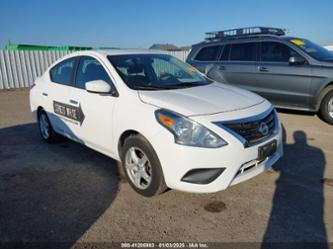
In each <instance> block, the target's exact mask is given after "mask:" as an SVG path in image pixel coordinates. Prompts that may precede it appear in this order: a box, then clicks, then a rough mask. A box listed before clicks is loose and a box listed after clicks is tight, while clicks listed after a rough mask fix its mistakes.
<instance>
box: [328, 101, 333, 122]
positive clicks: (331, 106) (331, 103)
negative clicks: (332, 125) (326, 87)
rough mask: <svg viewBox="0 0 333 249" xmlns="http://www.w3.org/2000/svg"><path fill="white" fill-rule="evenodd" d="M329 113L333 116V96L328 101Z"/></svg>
mask: <svg viewBox="0 0 333 249" xmlns="http://www.w3.org/2000/svg"><path fill="white" fill-rule="evenodd" d="M327 110H328V115H330V117H331V118H333V97H332V98H331V99H330V100H329V101H328V106H327Z"/></svg>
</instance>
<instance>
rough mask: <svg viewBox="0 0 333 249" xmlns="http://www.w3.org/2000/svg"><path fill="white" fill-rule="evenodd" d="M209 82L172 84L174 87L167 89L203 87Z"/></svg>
mask: <svg viewBox="0 0 333 249" xmlns="http://www.w3.org/2000/svg"><path fill="white" fill-rule="evenodd" d="M208 84H209V82H198V81H197V82H183V83H180V84H174V85H169V86H168V87H172V88H182V87H188V86H204V85H208Z"/></svg>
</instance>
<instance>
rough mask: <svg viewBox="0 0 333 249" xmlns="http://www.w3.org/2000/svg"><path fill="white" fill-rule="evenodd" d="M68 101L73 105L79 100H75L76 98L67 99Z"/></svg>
mask: <svg viewBox="0 0 333 249" xmlns="http://www.w3.org/2000/svg"><path fill="white" fill-rule="evenodd" d="M69 103H71V104H73V105H77V104H78V103H79V102H77V101H76V100H74V99H70V100H69Z"/></svg>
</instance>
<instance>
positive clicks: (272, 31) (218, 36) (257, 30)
mask: <svg viewBox="0 0 333 249" xmlns="http://www.w3.org/2000/svg"><path fill="white" fill-rule="evenodd" d="M285 34H286V33H285V29H281V28H270V27H247V28H238V29H228V30H222V31H215V32H207V33H206V36H207V37H206V41H218V40H223V39H228V38H238V37H245V36H252V35H276V36H282V35H285Z"/></svg>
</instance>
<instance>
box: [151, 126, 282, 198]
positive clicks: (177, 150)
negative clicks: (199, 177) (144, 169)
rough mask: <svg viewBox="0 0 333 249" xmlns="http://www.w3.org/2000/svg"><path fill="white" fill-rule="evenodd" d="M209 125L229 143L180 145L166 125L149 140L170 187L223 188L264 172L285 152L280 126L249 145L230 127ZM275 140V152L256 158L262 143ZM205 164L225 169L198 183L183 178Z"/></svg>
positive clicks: (189, 189) (188, 189) (204, 190)
mask: <svg viewBox="0 0 333 249" xmlns="http://www.w3.org/2000/svg"><path fill="white" fill-rule="evenodd" d="M206 126H208V124H207V125H206ZM209 128H210V129H212V130H213V129H215V130H213V131H214V132H216V133H218V132H219V133H220V135H221V137H223V139H225V140H226V141H227V142H228V145H227V146H224V147H221V148H215V149H212V148H198V147H191V146H183V145H178V144H175V143H174V138H173V135H172V134H171V133H170V132H169V131H167V130H166V129H163V130H162V131H161V132H160V133H159V134H158V135H157V136H155V137H153V138H152V139H151V140H150V142H151V144H152V146H153V147H154V149H155V151H156V153H157V155H158V157H159V159H160V163H161V165H162V169H163V174H164V178H165V182H166V184H167V186H168V187H169V188H171V189H177V190H181V191H186V192H194V193H210V192H217V191H221V190H224V189H226V188H228V187H229V186H231V185H234V184H237V183H240V182H243V181H246V180H248V179H250V178H252V177H254V176H256V175H258V174H260V173H262V172H263V171H265V170H266V169H267V168H269V167H271V166H272V165H273V164H274V163H275V162H276V161H277V160H278V159H279V158H280V157H281V156H282V155H283V145H282V129H281V127H280V126H279V127H278V130H277V132H276V133H275V134H274V135H272V136H271V137H270V138H268V139H267V140H265V141H263V142H261V143H259V144H256V145H253V146H251V147H247V148H246V147H244V145H243V144H242V143H241V142H240V141H239V140H238V139H237V138H236V137H235V136H233V135H231V134H230V133H228V132H227V131H225V130H222V129H221V128H219V127H213V126H212V127H209ZM221 133H223V134H221ZM273 140H276V141H277V149H276V152H275V153H274V154H272V155H271V156H269V157H267V158H266V159H265V160H263V161H260V162H259V161H258V160H257V158H258V150H259V147H260V146H262V145H264V144H267V143H269V142H271V141H273ZM205 168H206V169H214V168H215V169H221V168H224V170H223V172H222V173H221V174H220V175H219V176H218V177H217V178H216V179H215V178H214V180H213V181H211V182H209V183H199V184H197V183H191V182H186V181H183V180H182V178H183V177H184V176H185V175H186V174H187V173H188V172H189V171H191V170H194V169H205ZM240 169H242V170H240Z"/></svg>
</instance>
